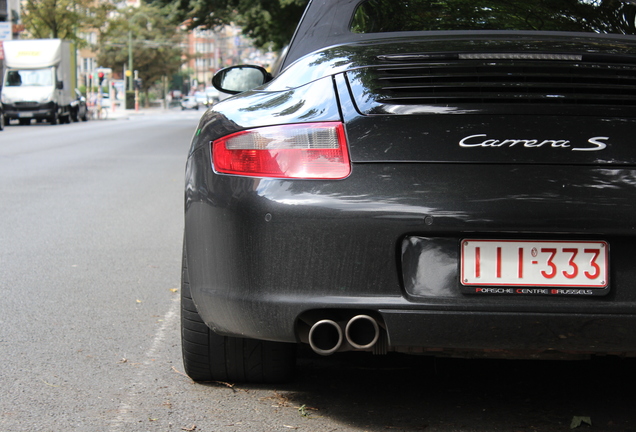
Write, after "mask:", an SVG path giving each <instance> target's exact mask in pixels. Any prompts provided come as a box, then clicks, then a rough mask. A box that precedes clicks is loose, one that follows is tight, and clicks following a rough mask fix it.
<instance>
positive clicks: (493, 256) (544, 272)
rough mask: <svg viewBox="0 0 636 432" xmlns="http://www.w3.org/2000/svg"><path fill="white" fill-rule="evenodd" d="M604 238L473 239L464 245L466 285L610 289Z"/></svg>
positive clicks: (463, 259)
mask: <svg viewBox="0 0 636 432" xmlns="http://www.w3.org/2000/svg"><path fill="white" fill-rule="evenodd" d="M608 249H609V246H608V244H607V243H606V242H603V241H535V240H471V239H466V240H463V241H462V244H461V264H460V266H461V271H460V273H461V283H462V284H463V285H464V286H474V285H480V286H511V287H563V288H606V287H607V286H608V269H609V251H608Z"/></svg>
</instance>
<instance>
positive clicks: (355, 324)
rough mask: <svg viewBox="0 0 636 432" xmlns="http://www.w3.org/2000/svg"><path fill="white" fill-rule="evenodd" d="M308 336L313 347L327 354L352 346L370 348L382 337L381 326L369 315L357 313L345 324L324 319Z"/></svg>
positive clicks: (321, 353)
mask: <svg viewBox="0 0 636 432" xmlns="http://www.w3.org/2000/svg"><path fill="white" fill-rule="evenodd" d="M307 338H308V341H309V346H311V349H312V350H314V352H315V353H317V354H320V355H325V356H326V355H330V354H333V353H335V352H337V351H345V350H347V349H351V348H352V349H355V350H370V349H372V348H373V346H374V345H375V344H376V343H377V342H378V339H379V338H380V326H379V325H378V322H377V321H376V320H375V319H374V318H372V317H370V316H368V315H356V316H354V317H353V318H351V319H350V320H349V321H347V322H346V324H344V325H343V323H338V322H336V321H334V320H331V319H322V320H320V321H318V322H316V323H314V324H313V325H312V326H311V327H310V329H309V335H308V337H307Z"/></svg>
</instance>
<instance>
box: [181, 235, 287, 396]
mask: <svg viewBox="0 0 636 432" xmlns="http://www.w3.org/2000/svg"><path fill="white" fill-rule="evenodd" d="M183 250H184V253H183V269H182V273H181V347H182V353H183V365H184V368H185V371H186V373H187V374H188V376H189V377H190V378H192V379H193V380H194V381H221V382H227V383H237V382H242V383H245V382H250V383H270V384H273V383H283V382H289V381H291V380H292V379H293V378H294V371H295V365H296V344H290V343H281V342H270V341H261V340H257V339H244V338H236V337H228V336H220V335H217V334H216V333H214V332H213V331H212V330H210V328H209V327H208V326H207V325H206V324H205V323H204V322H203V320H202V319H201V317H200V316H199V313H198V312H197V309H196V306H195V304H194V302H193V301H192V296H191V294H190V280H189V275H188V267H187V263H186V248H185V246H184V248H183Z"/></svg>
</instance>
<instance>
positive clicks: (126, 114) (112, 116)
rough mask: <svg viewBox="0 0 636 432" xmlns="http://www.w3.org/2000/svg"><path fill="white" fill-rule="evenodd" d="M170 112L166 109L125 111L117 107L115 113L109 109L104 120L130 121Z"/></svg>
mask: <svg viewBox="0 0 636 432" xmlns="http://www.w3.org/2000/svg"><path fill="white" fill-rule="evenodd" d="M168 111H170V109H165V108H141V107H140V108H139V110H138V111H135V110H134V109H124V108H120V107H117V108H115V111H113V110H112V109H111V108H108V117H107V118H105V119H103V120H120V119H130V118H132V117H136V116H142V115H153V114H161V113H166V112H168Z"/></svg>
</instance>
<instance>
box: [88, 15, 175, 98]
mask: <svg viewBox="0 0 636 432" xmlns="http://www.w3.org/2000/svg"><path fill="white" fill-rule="evenodd" d="M166 15H167V13H166V11H165V10H163V9H161V8H159V7H156V6H145V5H142V6H140V7H137V8H128V9H124V10H122V11H120V12H119V13H118V14H117V16H116V17H114V18H111V20H109V22H108V25H107V26H106V29H105V30H104V31H103V32H102V34H101V37H100V42H99V53H98V55H97V61H98V63H99V64H100V65H101V66H104V67H109V68H111V69H113V70H123V68H124V66H125V65H127V64H128V59H129V48H132V58H133V68H134V69H135V70H137V71H138V73H139V78H140V79H141V80H142V87H141V91H143V92H145V93H146V102H148V90H149V89H150V87H152V86H153V85H154V84H155V83H156V82H158V81H160V80H161V79H162V78H163V77H169V76H172V75H173V74H174V73H176V72H177V71H178V70H179V68H180V67H181V64H182V63H183V51H182V49H181V46H180V44H181V36H180V34H179V30H178V28H177V27H176V26H175V25H174V23H173V22H171V21H170V20H169V19H167V18H166Z"/></svg>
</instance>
